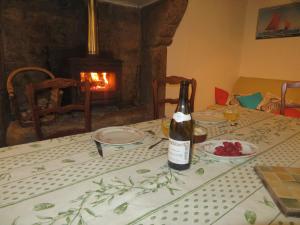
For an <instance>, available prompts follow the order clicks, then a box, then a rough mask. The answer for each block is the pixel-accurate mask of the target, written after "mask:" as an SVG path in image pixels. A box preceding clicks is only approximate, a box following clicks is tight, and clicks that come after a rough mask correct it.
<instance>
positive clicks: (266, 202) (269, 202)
mask: <svg viewBox="0 0 300 225" xmlns="http://www.w3.org/2000/svg"><path fill="white" fill-rule="evenodd" d="M259 203H262V204H264V205H266V206H268V207H271V208H275V205H274V203H273V202H272V201H270V200H268V199H267V197H265V196H264V199H263V201H259Z"/></svg>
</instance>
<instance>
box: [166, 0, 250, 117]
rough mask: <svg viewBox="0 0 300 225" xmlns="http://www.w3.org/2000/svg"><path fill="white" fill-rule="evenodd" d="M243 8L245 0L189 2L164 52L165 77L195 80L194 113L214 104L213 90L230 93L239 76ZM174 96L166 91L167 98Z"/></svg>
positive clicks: (171, 92) (244, 10) (198, 0)
mask: <svg viewBox="0 0 300 225" xmlns="http://www.w3.org/2000/svg"><path fill="white" fill-rule="evenodd" d="M251 1H252V0H251ZM246 6H247V1H246V0H189V4H188V8H187V11H186V13H185V15H184V17H183V19H182V21H181V23H180V25H179V28H178V30H177V31H176V34H175V37H174V40H173V43H172V45H171V46H170V47H169V48H168V60H167V75H183V76H186V77H193V78H195V79H196V80H197V92H196V102H195V110H200V109H203V108H205V107H207V106H208V105H210V104H213V103H214V87H215V86H218V87H221V88H224V89H226V90H231V88H232V86H233V84H234V82H235V80H236V79H237V77H238V75H239V66H240V57H241V46H242V37H243V31H244V29H243V28H244V27H243V25H244V17H245V14H246ZM177 95H178V91H175V90H173V89H170V88H167V96H176V97H177ZM167 111H168V112H169V113H171V112H172V111H173V109H170V108H167Z"/></svg>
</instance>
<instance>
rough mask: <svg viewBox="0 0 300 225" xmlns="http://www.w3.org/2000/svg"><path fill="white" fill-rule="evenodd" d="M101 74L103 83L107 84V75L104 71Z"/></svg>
mask: <svg viewBox="0 0 300 225" xmlns="http://www.w3.org/2000/svg"><path fill="white" fill-rule="evenodd" d="M102 75H103V80H104V83H105V84H108V80H107V77H106V73H105V72H103V73H102Z"/></svg>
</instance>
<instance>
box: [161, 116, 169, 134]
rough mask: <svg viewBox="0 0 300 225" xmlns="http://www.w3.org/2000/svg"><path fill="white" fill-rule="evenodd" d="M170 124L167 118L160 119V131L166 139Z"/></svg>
mask: <svg viewBox="0 0 300 225" xmlns="http://www.w3.org/2000/svg"><path fill="white" fill-rule="evenodd" d="M170 122H171V119H170V118H168V117H163V118H162V119H161V130H162V133H163V134H164V136H165V137H167V138H169V130H170Z"/></svg>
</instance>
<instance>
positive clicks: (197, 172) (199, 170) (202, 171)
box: [195, 168, 204, 176]
mask: <svg viewBox="0 0 300 225" xmlns="http://www.w3.org/2000/svg"><path fill="white" fill-rule="evenodd" d="M195 173H196V174H198V175H200V176H201V175H203V174H204V169H203V168H199V169H197V170H196V172H195Z"/></svg>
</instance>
